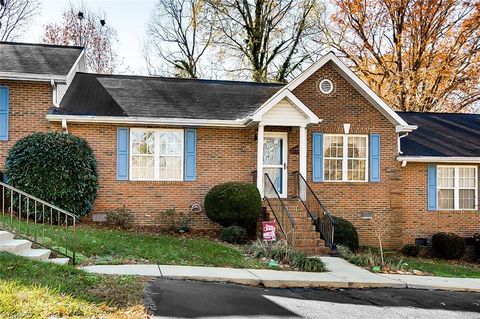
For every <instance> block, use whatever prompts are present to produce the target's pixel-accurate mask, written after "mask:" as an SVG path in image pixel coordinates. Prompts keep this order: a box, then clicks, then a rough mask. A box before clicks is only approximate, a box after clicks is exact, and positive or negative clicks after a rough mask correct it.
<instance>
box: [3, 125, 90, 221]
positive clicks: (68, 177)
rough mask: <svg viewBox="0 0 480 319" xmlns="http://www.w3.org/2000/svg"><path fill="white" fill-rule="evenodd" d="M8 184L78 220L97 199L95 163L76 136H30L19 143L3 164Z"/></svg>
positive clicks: (42, 134) (37, 134) (55, 133)
mask: <svg viewBox="0 0 480 319" xmlns="http://www.w3.org/2000/svg"><path fill="white" fill-rule="evenodd" d="M5 175H6V176H7V178H8V183H9V184H10V185H12V186H14V187H17V188H19V189H21V190H22V191H24V192H26V193H29V194H31V195H33V196H36V197H38V198H40V199H42V200H44V201H47V202H49V203H52V204H54V205H56V206H58V207H60V208H62V209H64V210H66V211H68V212H70V213H73V214H75V215H77V216H79V217H81V216H84V215H86V214H87V213H88V212H89V211H90V210H91V208H92V206H93V202H94V200H95V198H96V197H97V191H98V173H97V162H96V160H95V157H94V155H93V151H92V149H91V148H90V146H89V145H88V144H87V142H86V141H85V140H84V139H82V138H79V137H77V136H74V135H71V134H67V133H59V132H50V133H34V134H32V135H29V136H27V137H24V138H23V139H21V140H19V141H18V142H17V143H16V144H15V145H14V146H13V147H12V148H11V149H10V151H9V152H8V156H7V159H6V162H5Z"/></svg>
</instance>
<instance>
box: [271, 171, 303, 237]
mask: <svg viewBox="0 0 480 319" xmlns="http://www.w3.org/2000/svg"><path fill="white" fill-rule="evenodd" d="M264 175H265V179H264V187H263V193H264V194H263V196H264V198H265V200H266V201H267V203H268V206H270V209H271V210H272V213H273V216H275V219H276V221H277V224H278V226H279V227H280V230H281V231H282V233H283V235H284V236H285V239H286V240H287V242H288V243H289V244H290V245H291V244H292V242H293V237H294V232H295V220H294V219H293V218H292V215H290V212H289V211H288V208H287V206H285V203H284V202H283V199H282V198H281V197H280V194H279V193H278V191H277V188H276V187H275V185H274V184H273V182H272V180H271V179H270V176H268V173H265V174H264ZM265 184H266V185H265ZM270 194H271V195H272V196H270ZM275 200H276V201H278V203H279V204H280V205H274V203H273V202H274V201H275ZM274 207H275V208H274ZM277 208H280V209H277Z"/></svg>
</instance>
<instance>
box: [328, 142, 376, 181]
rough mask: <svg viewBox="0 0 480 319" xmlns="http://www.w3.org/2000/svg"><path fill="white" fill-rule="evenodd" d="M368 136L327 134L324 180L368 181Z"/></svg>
mask: <svg viewBox="0 0 480 319" xmlns="http://www.w3.org/2000/svg"><path fill="white" fill-rule="evenodd" d="M367 145H368V136H367V135H344V134H325V136H324V141H323V180H324V181H344V182H366V181H368V165H367V164H368V162H367V158H368V147H367Z"/></svg>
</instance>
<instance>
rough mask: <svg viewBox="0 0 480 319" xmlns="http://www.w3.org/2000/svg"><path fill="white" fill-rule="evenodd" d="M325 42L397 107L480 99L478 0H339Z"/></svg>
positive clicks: (463, 105) (465, 104) (444, 106)
mask: <svg viewBox="0 0 480 319" xmlns="http://www.w3.org/2000/svg"><path fill="white" fill-rule="evenodd" d="M335 4H336V7H337V11H336V12H335V13H334V15H333V21H334V23H333V24H332V25H333V26H335V27H334V28H331V30H330V33H329V34H328V40H329V43H330V44H331V45H333V46H334V47H335V48H336V49H338V51H339V52H341V53H342V54H343V55H344V56H345V57H346V58H348V59H349V60H350V62H351V63H352V65H353V66H354V68H355V70H356V72H357V73H358V74H359V75H360V76H361V77H362V78H363V79H364V80H365V81H366V82H367V84H369V85H370V87H372V88H373V89H374V90H375V91H376V92H377V93H378V94H379V95H380V96H381V97H382V98H384V99H385V100H386V101H387V102H388V103H389V104H390V105H392V106H393V107H394V108H396V109H397V110H405V111H461V110H463V109H470V108H469V106H470V105H472V104H475V103H478V102H479V101H480V98H479V97H480V2H479V1H478V0H467V1H455V0H444V1H443V0H442V1H438V0H398V1H392V0H371V1H364V0H335Z"/></svg>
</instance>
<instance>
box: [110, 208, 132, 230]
mask: <svg viewBox="0 0 480 319" xmlns="http://www.w3.org/2000/svg"><path fill="white" fill-rule="evenodd" d="M107 225H109V226H112V227H118V228H122V229H128V228H131V227H132V225H133V214H132V212H131V211H130V210H129V209H126V208H125V206H124V207H122V208H117V209H114V210H112V211H110V212H107Z"/></svg>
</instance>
